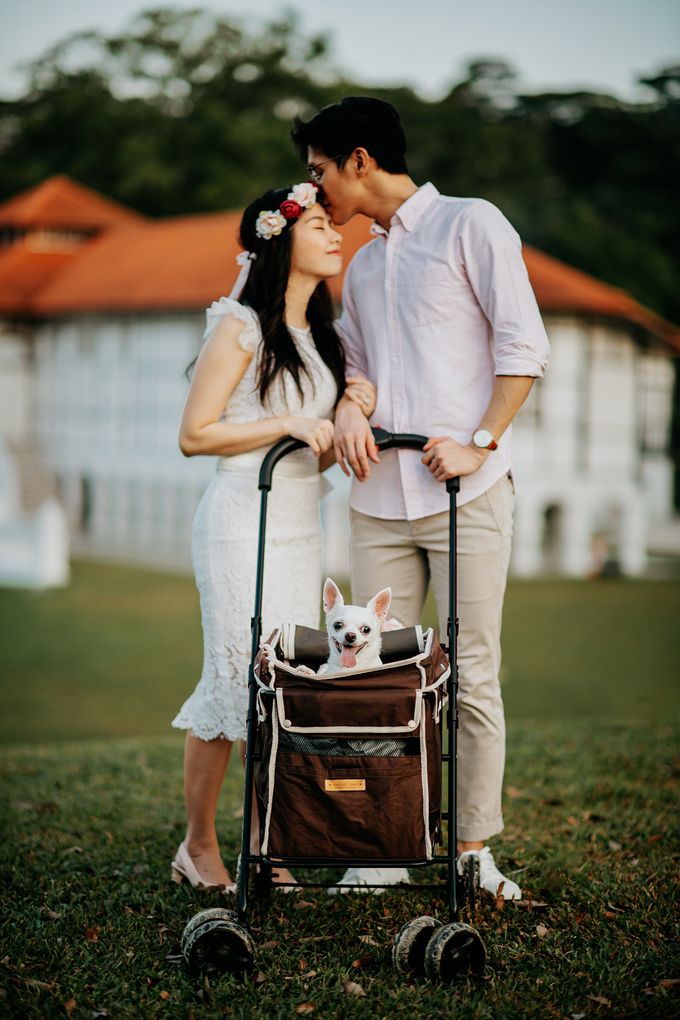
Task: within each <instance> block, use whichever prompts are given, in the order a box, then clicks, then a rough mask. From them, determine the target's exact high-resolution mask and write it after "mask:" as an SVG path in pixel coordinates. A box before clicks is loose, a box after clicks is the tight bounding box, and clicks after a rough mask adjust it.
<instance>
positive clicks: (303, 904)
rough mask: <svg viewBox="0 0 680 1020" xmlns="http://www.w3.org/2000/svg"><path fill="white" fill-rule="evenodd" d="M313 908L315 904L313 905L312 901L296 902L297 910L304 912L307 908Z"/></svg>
mask: <svg viewBox="0 0 680 1020" xmlns="http://www.w3.org/2000/svg"><path fill="white" fill-rule="evenodd" d="M313 906H314V904H313V903H312V901H311V900H296V902H295V909H296V910H304V909H305V907H313Z"/></svg>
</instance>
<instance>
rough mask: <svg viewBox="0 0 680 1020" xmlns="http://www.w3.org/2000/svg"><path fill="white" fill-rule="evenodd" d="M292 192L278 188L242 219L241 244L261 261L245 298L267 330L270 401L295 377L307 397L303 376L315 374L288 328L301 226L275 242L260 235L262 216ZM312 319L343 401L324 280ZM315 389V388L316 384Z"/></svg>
mask: <svg viewBox="0 0 680 1020" xmlns="http://www.w3.org/2000/svg"><path fill="white" fill-rule="evenodd" d="M291 188H292V185H290V186H289V187H287V188H275V189H273V190H271V191H265V193H264V194H263V195H261V196H260V197H259V198H256V199H255V201H254V202H251V203H250V205H249V206H248V208H247V209H246V210H245V212H244V213H243V217H242V219H241V228H240V237H239V240H240V242H241V245H242V247H243V248H245V250H246V251H249V252H252V253H253V254H254V255H255V256H256V258H255V259H254V260H253V261H252V262H251V265H250V273H249V274H248V279H247V281H246V285H245V287H244V288H243V292H242V294H241V296H240V298H239V300H240V301H241V303H242V304H244V305H248V306H249V307H250V308H252V309H253V311H254V312H255V313H256V314H257V316H258V318H259V320H260V327H261V329H262V339H263V344H262V355H261V357H260V359H259V364H258V372H257V387H258V391H259V395H260V400H261V401H262V402H263V403H264V400H265V398H266V396H267V394H268V392H269V390H270V388H271V387H272V385H273V384H274V382H275V381H276V379H277V377H278V378H281V377H282V376H283V374H284V373H285V372H289V373H290V375H291V376H292V377H293V379H294V381H295V385H296V386H297V389H298V393H299V394H300V397H302V395H303V392H302V376H303V374H304V375H307V377H308V378H309V372H308V369H307V366H306V365H305V362H304V361H303V359H302V357H301V356H300V352H299V351H298V349H297V346H296V344H295V341H294V339H293V337H292V336H291V333H290V331H289V330H288V328H287V326H286V323H285V310H286V288H287V286H288V277H289V275H290V263H291V246H292V232H293V230H295V221H294V220H293V221H290V220H289V221H288V223H287V225H286V226H285V227H284V228H283V230H282V231H281V233H280V234H279V235H277V236H275V237H271V238H269V239H264V238H261V237H259V236H258V235H257V233H256V231H255V224H256V222H257V217H258V215H259V213H260V212H261V211H262V210H263V209H266V210H269V209H272V210H275V209H278V208H279V206H280V205H281V203H282V202H284V201H285V200H286V198H287V197H288V194H289V192H290V190H291ZM307 319H308V320H309V325H310V327H311V331H312V337H313V338H314V345H315V347H316V349H317V351H318V352H319V355H320V356H321V359H322V360H323V361H324V362H325V364H326V365H327V366H328V368H329V369H330V371H331V372H332V374H333V378H334V379H335V382H336V385H337V399H339V398H340V396H341V395H342V392H343V390H344V388H345V356H344V352H343V349H342V345H341V343H340V339H339V337H338V335H337V333H336V332H335V330H334V328H333V303H332V300H331V295H330V292H329V290H328V285H327V283H326V281H325V280H321V281H320V282H319V284H318V285H317V287H316V289H315V290H314V293H313V294H312V296H311V298H310V299H309V304H308V306H307ZM312 385H313V383H312Z"/></svg>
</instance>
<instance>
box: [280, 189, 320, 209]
mask: <svg viewBox="0 0 680 1020" xmlns="http://www.w3.org/2000/svg"><path fill="white" fill-rule="evenodd" d="M318 190H319V187H318V185H316V184H312V183H311V181H305V182H304V184H296V185H294V187H293V190H292V191H290V192H289V193H288V198H289V199H292V201H293V202H297V203H298V204H299V205H301V206H302V208H303V209H311V208H312V206H313V205H316V202H317V192H318ZM284 215H285V213H284Z"/></svg>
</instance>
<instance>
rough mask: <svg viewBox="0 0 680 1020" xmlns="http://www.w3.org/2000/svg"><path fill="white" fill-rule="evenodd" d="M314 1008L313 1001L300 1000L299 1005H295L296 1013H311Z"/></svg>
mask: <svg viewBox="0 0 680 1020" xmlns="http://www.w3.org/2000/svg"><path fill="white" fill-rule="evenodd" d="M315 1009H316V1003H315V1002H301V1003H300V1005H299V1006H296V1007H295V1012H296V1013H313V1012H314V1010H315Z"/></svg>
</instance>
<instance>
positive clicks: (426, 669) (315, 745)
mask: <svg viewBox="0 0 680 1020" xmlns="http://www.w3.org/2000/svg"><path fill="white" fill-rule="evenodd" d="M373 435H374V438H375V442H376V445H377V447H378V449H379V450H388V449H393V448H410V449H414V450H421V449H422V447H423V446H424V445H425V443H426V442H427V438H426V437H425V436H419V435H410V434H392V433H389V432H386V431H385V430H383V429H377V428H376V429H373ZM303 446H304V444H303V443H302V442H301V441H299V440H296V439H292V438H288V439H283V440H281V441H280V442H278V443H277V444H275V446H273V447H272V449H271V450H270V451H269V452H268V453H267V455H266V456H265V458H264V461H263V463H262V468H261V471H260V477H259V488H260V492H261V504H260V529H259V539H258V561H257V577H256V591H255V608H254V613H253V618H252V621H251V628H252V650H251V663H250V669H249V676H248V684H249V710H248V722H247V741H246V760H245V795H244V805H243V837H242V842H241V856H240V865H239V873H238V880H237V882H238V912H235V911H228V910H224V909H222V908H213V909H209V910H204V911H201V912H200V913H199V914H197V915H195V916H194V917H193V918H192V919H191V920H190V921H189V923H188V924H187V926H186V928H185V930H184V934H183V937H182V949H183V953H184V956H185V959H186V961H187V963H188V965H189V967H190V969H191V970H193V971H194V972H200V971H203V970H213V971H218V972H219V971H226V970H231V971H239V970H248V969H250V968H251V967H252V965H253V961H254V955H255V944H254V941H253V938H252V935H251V934H250V931H249V929H248V911H249V897H250V889H249V884H250V883H249V878H250V875H251V869H255V871H256V872H257V873H258V874H257V878H258V881H259V885H260V888H262V886H263V884H264V886H265V887H267V886H268V885H269V886H270V885H271V871H272V865H274V866H275V865H283V866H288V865H290V866H294V867H295V868H296V870H299V869H304V868H322V867H336V866H345V867H346V866H358V867H374V866H388V867H408V868H423V867H427V866H431V865H433V864H437V865H442V866H443V868H444V871H445V881H444V882H443V883H442V882H441V881H440V882H438V883H431V884H424V883H420V882H419V883H417V884H415V885H413V886H407V885H405V886H402V887H401V888H402V889H403V890H404V891H407V890H410V889H418V890H422V889H424V888H428V889H438V890H440V891H442V890H445V894H446V901H447V906H448V913H449V923H448V924H442V923H441V922H440V921H438V920H437V919H436V918H434V917H430V916H427V915H426V916H421V917H417V918H415V919H413V920H411V921H409V922H407V924H405V925H404V926H403V927H402V929H401V931H400V932H399V933H398V934H397V936H396V937H395V940H394V944H393V949H392V957H393V962H394V965H395V968H396V969H397V970H398V971H400V972H403V973H415V974H418V973H420V974H422V973H425V974H426V975H427V976H428V977H430V978H431V979H432V980H436V981H450V980H452V979H453V978H454V977H456V976H458V975H460V974H464V973H473V974H477V975H479V974H481V972H482V971H483V969H484V963H485V949H484V944H483V942H482V939H481V938H480V936H479V934H478V933H477V931H476V930H475V929H474V928H472V927H470V926H469V925H467V924H462V923H460V922H459V921H458V911H459V905H460V904H462V903H463V902H467V904H468V905H469V906H470V907H471V908H473V907H474V903H475V898H476V895H477V891H478V888H479V875H478V870H477V869H478V863H477V861H476V859H475V858H474V856H471V857H468V858H465V867H464V870H463V874H462V875H459V874H458V871H457V868H456V728H457V706H456V695H457V689H458V668H457V662H456V635H457V619H456V612H455V607H456V570H455V566H456V492H457V491H458V488H459V480H458V479H457V478H453V479H450V480H449V481H448V482H447V483H446V486H447V491H448V492H449V494H450V533H449V538H450V590H449V620H448V625H447V629H448V635H447V636H448V646H447V647H444V646H443V645H442V644H440V643H439V641H438V639H437V635H436V633H435V632H434V631H433V630H432V629H430V630H428V631H426V632H425V633H423V631H422V629H421V628H420V627H411V628H405V629H403V630H397V631H388V632H386V633H384V634H383V643H382V651H381V659H382V666H379V667H374V668H371V669H361V668H356V669H354V670H344V671H342V672H341V673H334V674H325V675H322V676H317V675H309V674H308V673H304V672H301V671H299V670H298V667H299V666H307V667H311V668H312V669H314V670H316V668H317V667H318V666H319V665H320V664H321V663H322V662H323V661H324V660H325V659H326V658H327V656H328V638H327V635H326V633H325V632H321V631H314V630H310V629H308V628H305V627H299V626H296V625H294V624H289V625H285V626H282V627H281V628H279V629H278V630H276V631H275V632H274V633H273V634H272V635H269V636H268V640H267V645H268V646H269V647H268V652H267V654H266V656H265V654H263V650H262V648H261V639H262V620H261V615H260V614H261V607H262V591H263V578H264V556H265V535H266V523H267V498H268V494H269V491H270V490H271V486H272V474H273V471H274V467H275V466H276V464H277V463H278V462H279V460H281V459H282V458H283V457H285V456H286V455H287V454H289V453H291V452H293V451H294V450H298V449H300V448H302V447H303ZM443 719H446V723H447V732H448V748H447V749H446V750H445V751H444V750H443V744H442V730H443V725H442V723H443ZM443 765H445V766H446V776H447V784H446V787H447V788H446V797H445V804H444V805H442V766H443ZM253 796H255V797H256V799H257V806H258V816H259V827H260V831H259V834H258V836H259V838H258V845H259V852H258V853H253V852H251V851H250V849H249V848H250V845H251V826H252V823H251V818H252V815H251V812H252V805H253ZM442 807H445V810H442ZM442 822H445V823H447V830H448V831H447V838H446V845H444V843H445V841H444V838H443V826H442ZM300 884H301V885H302V886H303V887H314V888H318V887H321V888H328V887H329V885H331V884H332V885H334V886H336V887H338V884H337V883H326V884H323V883H320V882H310V883H305V882H303V883H300ZM339 887H340V888H342V886H341V885H340V886H339ZM395 888H396V887H395Z"/></svg>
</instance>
